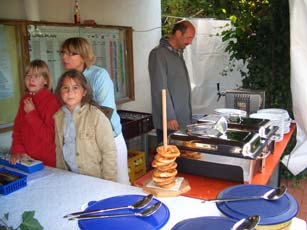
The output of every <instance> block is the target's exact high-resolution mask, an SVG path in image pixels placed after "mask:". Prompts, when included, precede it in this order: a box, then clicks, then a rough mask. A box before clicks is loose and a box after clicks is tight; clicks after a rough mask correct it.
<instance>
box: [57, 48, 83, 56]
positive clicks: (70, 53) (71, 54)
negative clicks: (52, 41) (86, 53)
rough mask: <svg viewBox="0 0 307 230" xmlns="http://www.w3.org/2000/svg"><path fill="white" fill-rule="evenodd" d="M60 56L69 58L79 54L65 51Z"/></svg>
mask: <svg viewBox="0 0 307 230" xmlns="http://www.w3.org/2000/svg"><path fill="white" fill-rule="evenodd" d="M60 54H61V56H64V55H66V56H69V57H72V56H76V55H79V54H78V53H76V52H69V51H63V50H61V51H60Z"/></svg>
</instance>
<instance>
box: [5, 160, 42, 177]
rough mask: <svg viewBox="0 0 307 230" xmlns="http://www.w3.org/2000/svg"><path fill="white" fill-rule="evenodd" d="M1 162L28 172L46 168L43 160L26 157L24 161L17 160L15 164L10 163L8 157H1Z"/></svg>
mask: <svg viewBox="0 0 307 230" xmlns="http://www.w3.org/2000/svg"><path fill="white" fill-rule="evenodd" d="M0 164H3V165H5V166H8V167H10V168H16V169H19V170H21V171H24V172H26V173H33V172H36V171H39V170H42V169H43V168H44V164H43V162H41V161H38V160H34V159H30V158H25V159H23V160H22V162H20V163H19V162H16V164H15V165H13V164H10V162H9V161H8V160H7V159H3V158H1V157H0Z"/></svg>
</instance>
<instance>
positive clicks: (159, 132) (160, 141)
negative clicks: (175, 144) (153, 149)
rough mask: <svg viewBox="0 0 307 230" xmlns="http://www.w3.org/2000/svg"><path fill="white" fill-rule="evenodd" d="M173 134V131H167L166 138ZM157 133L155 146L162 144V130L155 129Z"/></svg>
mask: <svg viewBox="0 0 307 230" xmlns="http://www.w3.org/2000/svg"><path fill="white" fill-rule="evenodd" d="M173 132H175V130H169V129H168V130H167V136H168V135H170V134H171V133H173ZM156 133H157V144H160V143H162V142H163V130H162V129H156Z"/></svg>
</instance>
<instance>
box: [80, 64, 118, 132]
mask: <svg viewBox="0 0 307 230" xmlns="http://www.w3.org/2000/svg"><path fill="white" fill-rule="evenodd" d="M83 75H84V76H85V77H86V78H87V80H88V81H89V84H90V86H91V87H92V90H93V97H94V101H95V102H96V103H97V104H99V105H101V106H107V107H110V108H112V109H113V114H112V117H111V124H112V128H113V135H114V137H117V136H118V135H119V134H120V133H121V132H122V125H121V123H120V117H119V115H118V113H117V110H116V104H115V96H114V85H113V81H112V80H111V78H110V75H109V73H108V71H107V70H105V69H104V68H101V67H99V66H96V65H92V66H90V67H89V68H87V69H85V70H84V71H83Z"/></svg>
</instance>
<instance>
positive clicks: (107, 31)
mask: <svg viewBox="0 0 307 230" xmlns="http://www.w3.org/2000/svg"><path fill="white" fill-rule="evenodd" d="M70 37H84V38H86V39H87V40H88V41H89V42H90V43H91V45H92V47H93V51H94V53H95V56H96V63H95V64H96V65H98V66H101V67H103V68H105V69H106V70H107V71H108V72H109V74H110V77H111V79H112V81H113V83H114V92H115V99H116V103H118V104H119V103H124V102H127V101H131V100H134V77H133V53H132V28H131V27H125V26H109V25H83V24H78V25H76V24H71V23H53V22H33V21H23V20H16V21H14V20H9V21H8V20H0V40H1V41H0V42H1V45H0V51H1V52H0V66H1V69H0V70H1V71H0V107H1V114H0V131H1V130H2V128H3V127H8V126H10V124H12V122H13V120H14V117H15V115H16V112H17V109H18V103H19V100H20V97H21V95H23V93H24V90H23V88H24V82H23V70H24V67H25V66H26V65H27V64H29V62H30V61H32V60H34V59H42V60H44V61H45V62H46V63H47V64H48V66H49V69H50V72H51V75H52V78H53V88H55V87H56V84H57V81H58V79H59V78H60V76H61V75H62V73H63V72H64V69H63V66H62V62H61V56H60V46H61V44H62V42H63V41H64V40H65V39H67V38H70ZM12 98H14V99H12ZM16 103H17V104H16ZM3 106H5V107H7V108H8V109H9V111H8V112H5V113H2V108H4V107H3ZM2 114H3V115H2Z"/></svg>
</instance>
